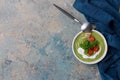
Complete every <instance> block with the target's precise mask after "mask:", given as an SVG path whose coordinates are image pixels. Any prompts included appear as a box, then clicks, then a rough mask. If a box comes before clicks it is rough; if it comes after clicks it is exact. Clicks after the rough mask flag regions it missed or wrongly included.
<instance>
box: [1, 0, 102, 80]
mask: <svg viewBox="0 0 120 80" xmlns="http://www.w3.org/2000/svg"><path fill="white" fill-rule="evenodd" d="M53 3H55V4H57V5H59V6H61V7H62V8H64V9H65V10H67V11H68V12H70V13H71V14H72V15H74V16H75V17H77V18H78V19H79V20H80V21H82V22H84V21H86V20H85V19H84V16H83V15H82V14H80V13H79V12H77V11H76V10H75V9H74V8H73V6H72V5H73V3H74V0H0V80H100V79H101V78H100V75H99V71H98V68H97V65H85V64H83V63H81V62H79V61H78V60H77V59H76V58H75V57H74V55H73V53H72V47H71V45H72V40H73V38H74V36H75V35H76V34H77V33H78V32H79V31H80V24H78V23H75V22H74V21H72V20H71V19H69V18H68V17H66V16H65V15H64V14H62V13H61V12H60V11H59V10H57V9H56V8H55V7H54V6H53V5H52V4H53Z"/></svg>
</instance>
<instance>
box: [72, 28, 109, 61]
mask: <svg viewBox="0 0 120 80" xmlns="http://www.w3.org/2000/svg"><path fill="white" fill-rule="evenodd" d="M91 34H92V35H93V36H94V37H95V39H96V40H98V42H99V46H100V48H101V50H100V53H99V54H98V55H97V56H96V58H93V59H90V58H83V56H82V55H81V54H80V53H78V48H80V42H81V41H82V38H83V37H84V36H85V33H80V34H79V35H77V36H76V38H75V39H74V42H73V51H74V54H75V55H76V57H77V58H79V59H80V60H82V61H83V62H94V61H96V60H99V59H100V58H101V57H103V55H104V56H105V54H106V50H107V47H106V45H107V44H106V40H105V39H104V37H103V36H102V35H100V33H99V32H97V31H95V30H93V31H92V33H91Z"/></svg>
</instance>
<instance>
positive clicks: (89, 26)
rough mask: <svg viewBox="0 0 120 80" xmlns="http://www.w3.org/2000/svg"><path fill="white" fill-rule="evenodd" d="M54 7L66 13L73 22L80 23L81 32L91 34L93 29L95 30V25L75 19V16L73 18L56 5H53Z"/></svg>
mask: <svg viewBox="0 0 120 80" xmlns="http://www.w3.org/2000/svg"><path fill="white" fill-rule="evenodd" d="M53 5H54V6H55V7H56V8H57V9H59V10H60V11H61V12H62V13H64V14H65V15H67V16H68V17H69V18H71V19H72V20H74V21H75V22H77V23H80V24H81V31H83V32H91V31H92V29H93V28H94V26H93V24H91V23H89V22H85V23H82V22H80V21H79V20H78V19H77V18H75V17H74V16H72V15H71V14H70V13H68V12H67V11H65V10H64V9H62V8H61V7H59V6H57V5H56V4H53Z"/></svg>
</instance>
